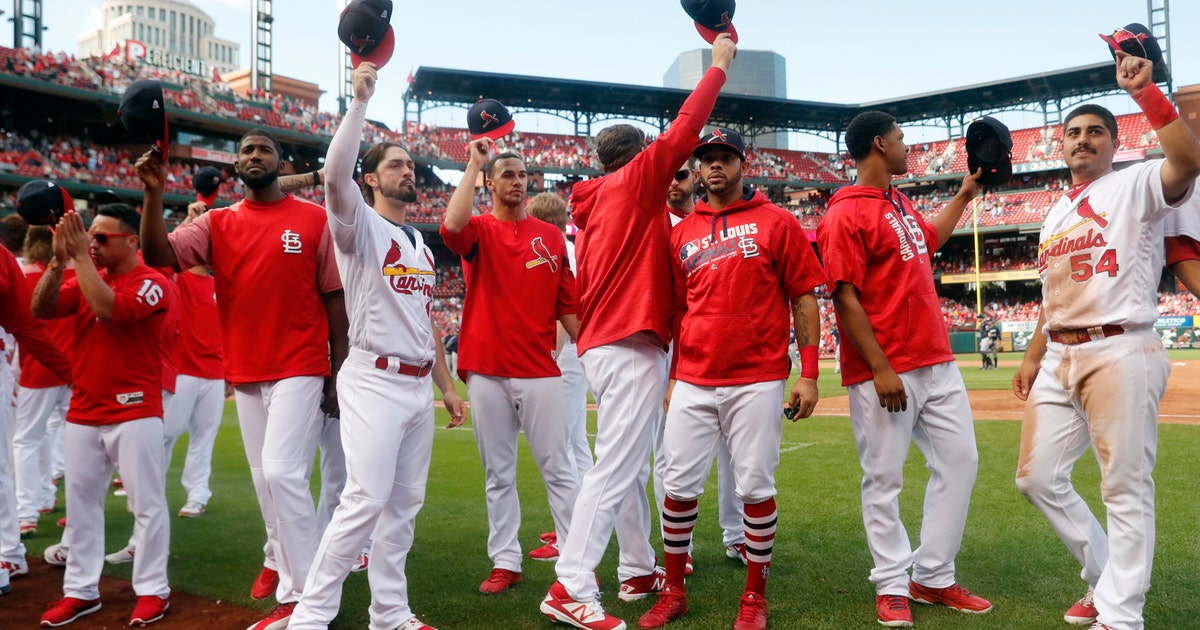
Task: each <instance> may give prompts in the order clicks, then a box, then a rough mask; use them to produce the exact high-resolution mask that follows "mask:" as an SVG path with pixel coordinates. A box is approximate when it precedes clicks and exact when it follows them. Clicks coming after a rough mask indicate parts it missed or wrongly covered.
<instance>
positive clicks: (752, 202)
mask: <svg viewBox="0 0 1200 630" xmlns="http://www.w3.org/2000/svg"><path fill="white" fill-rule="evenodd" d="M770 203H771V200H770V199H767V196H766V195H764V194H762V192H761V191H758V190H754V189H752V188H750V187H749V186H742V196H741V197H738V198H737V200H736V201H734V202H733V203H731V204H729V205H728V206H725V207H724V208H721V209H720V210H714V209H713V207H712V206H710V205H708V195H707V194H705V195H703V196H702V197H701V198H700V201H699V202H697V203H696V210H695V213H696V214H700V215H708V216H710V217H712V216H715V215H719V214H729V213H731V212H740V211H742V210H749V209H750V208H757V207H759V206H762V205H767V204H770Z"/></svg>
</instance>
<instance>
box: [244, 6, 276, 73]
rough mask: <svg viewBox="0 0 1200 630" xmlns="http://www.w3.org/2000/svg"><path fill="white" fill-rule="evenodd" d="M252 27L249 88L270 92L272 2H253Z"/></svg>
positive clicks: (273, 19)
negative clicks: (252, 60) (252, 49)
mask: <svg viewBox="0 0 1200 630" xmlns="http://www.w3.org/2000/svg"><path fill="white" fill-rule="evenodd" d="M255 4H256V5H257V6H256V7H255V11H254V26H253V29H252V30H251V46H253V47H254V64H253V65H251V66H250V86H251V87H252V88H254V89H259V90H264V91H267V92H270V91H271V75H272V73H273V71H272V68H271V44H272V32H271V23H272V22H274V21H275V18H274V17H272V16H271V4H272V0H255Z"/></svg>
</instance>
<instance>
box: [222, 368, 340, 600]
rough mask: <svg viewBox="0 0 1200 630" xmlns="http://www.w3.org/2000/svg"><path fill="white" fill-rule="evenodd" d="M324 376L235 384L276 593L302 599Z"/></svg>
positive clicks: (313, 542) (312, 535)
mask: <svg viewBox="0 0 1200 630" xmlns="http://www.w3.org/2000/svg"><path fill="white" fill-rule="evenodd" d="M323 386H324V379H323V378H321V377H319V376H298V377H294V378H285V379H282V380H278V381H266V382H262V383H247V384H243V385H238V386H237V387H236V388H234V394H235V400H236V402H237V410H238V425H239V426H240V428H241V431H242V442H243V444H244V446H245V449H246V460H247V461H248V462H249V464H250V477H251V478H252V479H253V480H254V491H255V494H257V495H258V505H259V508H260V509H261V510H262V516H263V522H264V523H265V524H266V526H267V542H268V544H270V545H271V546H272V551H273V553H274V560H275V563H276V564H277V565H278V570H279V587H278V588H277V589H276V591H275V598H276V600H278V601H279V602H280V603H290V602H295V601H297V600H298V599H299V598H300V591H301V589H302V588H304V580H305V579H306V577H307V576H308V569H309V565H311V564H312V560H313V553H314V552H315V551H316V547H317V532H316V507H315V505H314V504H313V497H312V492H311V491H310V490H309V486H308V479H309V476H310V474H311V471H312V462H313V457H314V456H315V455H316V448H317V437H318V435H319V433H320V430H321V424H322V422H321V420H322V417H323V414H322V413H321V410H320V404H321V394H322V388H323Z"/></svg>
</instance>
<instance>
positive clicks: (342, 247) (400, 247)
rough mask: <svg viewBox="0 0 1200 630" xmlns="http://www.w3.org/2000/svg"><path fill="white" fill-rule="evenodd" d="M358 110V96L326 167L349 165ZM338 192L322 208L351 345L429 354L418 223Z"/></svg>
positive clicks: (427, 254) (424, 259)
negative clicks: (391, 217)
mask: <svg viewBox="0 0 1200 630" xmlns="http://www.w3.org/2000/svg"><path fill="white" fill-rule="evenodd" d="M365 115H366V107H365V106H364V105H363V104H362V103H359V102H358V101H354V102H352V103H351V106H350V108H349V109H348V110H347V112H346V117H345V118H344V119H343V120H342V124H341V125H339V126H338V132H339V133H337V134H336V135H335V136H334V139H333V142H332V143H331V144H330V145H329V156H328V158H327V165H326V172H329V171H331V170H333V168H334V166H335V165H338V166H340V165H341V164H347V163H348V164H350V165H353V164H354V162H355V159H356V158H357V156H358V146H359V144H358V143H359V137H360V135H359V134H360V133H361V130H362V125H363V119H364V117H365ZM342 131H345V133H341V132H342ZM339 163H341V164H339ZM330 177H333V174H332V173H331V174H330ZM347 179H348V178H347ZM339 193H340V194H339V195H338V196H337V197H334V196H330V197H328V198H327V200H326V212H327V213H328V214H329V232H330V234H331V235H332V236H333V243H334V249H335V255H336V256H337V264H338V273H339V274H341V277H342V286H343V288H344V289H345V292H346V314H347V315H348V316H349V318H350V346H351V347H353V348H358V349H359V350H363V351H366V352H369V353H371V354H375V355H378V356H383V357H397V358H399V359H400V360H401V361H403V362H405V363H409V364H412V365H420V364H424V363H426V362H429V361H433V359H434V339H433V325H432V323H431V322H430V321H429V315H430V309H431V308H432V300H433V285H434V282H435V281H436V278H437V276H436V274H435V272H434V266H433V252H432V251H430V249H429V247H427V246H426V245H425V240H424V239H423V238H422V237H421V233H420V232H419V231H418V230H415V229H413V228H412V227H411V226H400V225H397V224H395V223H392V222H391V221H388V220H387V219H385V218H383V217H382V216H380V215H379V213H377V212H375V210H373V209H371V207H370V206H368V205H367V203H366V201H365V200H364V199H363V197H362V193H361V192H359V191H358V190H357V187H353V188H352V189H347V190H339ZM351 203H353V204H354V205H353V208H354V210H353V214H348V212H347V208H346V206H348V205H349V204H351Z"/></svg>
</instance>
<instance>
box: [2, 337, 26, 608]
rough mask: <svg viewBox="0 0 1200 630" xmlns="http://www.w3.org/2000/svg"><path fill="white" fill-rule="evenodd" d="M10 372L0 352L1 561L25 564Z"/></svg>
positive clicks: (5, 582)
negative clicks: (15, 480) (15, 470)
mask: <svg viewBox="0 0 1200 630" xmlns="http://www.w3.org/2000/svg"><path fill="white" fill-rule="evenodd" d="M13 384H14V380H13V373H12V370H11V369H10V368H9V366H8V365H7V364H6V363H4V356H3V353H2V352H0V561H3V562H12V563H14V564H21V565H23V564H25V563H26V560H25V545H24V544H23V543H22V542H21V531H20V528H19V527H18V525H17V490H16V484H14V483H13V465H12V464H13V461H12V449H10V448H8V447H7V446H5V445H7V444H12V436H13V423H14V416H15V414H16V408H15V407H14V406H13V403H14V402H15V401H14V400H13V396H12V391H13ZM0 574H3V575H0V586H4V585H5V584H8V571H0Z"/></svg>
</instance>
